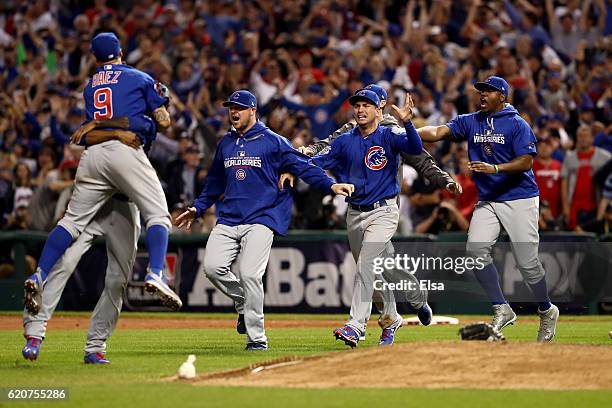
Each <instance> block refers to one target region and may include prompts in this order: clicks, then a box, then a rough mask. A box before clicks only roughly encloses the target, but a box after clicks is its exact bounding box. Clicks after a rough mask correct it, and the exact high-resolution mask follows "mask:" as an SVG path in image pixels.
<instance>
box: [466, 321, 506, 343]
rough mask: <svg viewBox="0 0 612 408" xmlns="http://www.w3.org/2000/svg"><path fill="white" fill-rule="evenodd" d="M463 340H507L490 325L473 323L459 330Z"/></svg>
mask: <svg viewBox="0 0 612 408" xmlns="http://www.w3.org/2000/svg"><path fill="white" fill-rule="evenodd" d="M459 335H460V336H461V340H486V341H503V340H506V338H505V337H504V335H503V334H501V333H500V332H498V331H497V330H495V329H494V328H493V326H491V325H490V324H488V323H485V322H478V323H471V324H468V325H467V326H463V327H462V328H461V329H459Z"/></svg>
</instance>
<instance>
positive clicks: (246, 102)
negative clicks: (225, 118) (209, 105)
mask: <svg viewBox="0 0 612 408" xmlns="http://www.w3.org/2000/svg"><path fill="white" fill-rule="evenodd" d="M232 105H238V106H242V107H243V108H256V107H257V98H255V95H253V94H252V93H250V92H249V91H247V90H245V89H242V90H240V91H236V92H234V93H233V94H231V95H230V97H229V98H227V101H225V102H223V106H225V107H226V108H227V107H229V106H232Z"/></svg>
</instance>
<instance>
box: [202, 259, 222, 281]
mask: <svg viewBox="0 0 612 408" xmlns="http://www.w3.org/2000/svg"><path fill="white" fill-rule="evenodd" d="M226 269H227V268H226V267H225V265H224V264H223V263H222V262H221V260H219V259H215V257H213V256H207V257H206V258H205V259H204V275H206V277H207V278H209V279H215V278H217V277H219V276H222V275H224V274H226V273H227V271H226Z"/></svg>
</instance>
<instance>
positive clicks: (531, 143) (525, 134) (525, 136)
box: [512, 118, 536, 157]
mask: <svg viewBox="0 0 612 408" xmlns="http://www.w3.org/2000/svg"><path fill="white" fill-rule="evenodd" d="M514 129H515V130H514V135H513V138H512V149H513V150H514V154H515V155H516V157H519V156H523V155H526V154H531V155H535V154H536V137H535V134H534V133H533V130H531V128H530V127H529V125H528V124H527V122H525V121H524V120H523V119H522V118H521V119H517V120H516V126H515V128H514Z"/></svg>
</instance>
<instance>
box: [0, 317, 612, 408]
mask: <svg viewBox="0 0 612 408" xmlns="http://www.w3.org/2000/svg"><path fill="white" fill-rule="evenodd" d="M4 315H7V313H5V314H4ZM126 315H127V314H126ZM13 316H15V315H14V314H13ZM131 316H149V317H150V318H151V319H160V321H162V322H163V319H164V318H166V317H168V316H172V317H182V316H186V317H189V318H194V317H197V318H202V319H206V318H210V317H216V318H219V317H224V318H227V319H228V320H233V319H234V316H233V315H218V314H217V315H201V314H188V315H187V314H178V315H177V314H173V315H168V314H151V315H143V314H131ZM267 317H268V318H275V319H300V318H306V317H307V318H309V319H319V318H320V319H325V318H326V319H329V318H330V317H331V318H334V319H337V320H338V324H341V323H342V322H343V319H344V318H345V316H297V315H269V316H267ZM469 319H470V320H477V319H478V318H477V317H469ZM572 319H573V320H572V321H571V322H563V321H561V322H560V324H559V329H558V333H559V334H558V338H557V342H559V343H582V344H610V345H612V341H611V340H610V339H609V338H608V335H607V334H608V331H609V330H610V329H612V324H611V322H610V318H609V317H599V316H589V317H585V318H582V319H581V318H575V317H573V318H572ZM535 328H536V326H535V325H533V324H523V325H521V324H518V325H516V326H513V327H509V328H507V329H506V330H504V334H505V335H506V336H507V337H508V338H509V339H511V340H512V341H533V338H534V336H535V330H536V329H535ZM331 329H333V327H329V328H327V327H325V328H299V329H295V328H294V329H280V328H279V329H269V330H268V337H269V341H270V350H269V351H267V352H247V351H244V350H243V348H244V339H243V337H242V336H239V335H237V334H236V333H235V331H234V330H232V329H190V328H189V327H185V328H184V329H160V330H128V329H124V330H117V331H116V332H115V334H114V336H113V338H112V339H111V340H110V341H109V343H108V347H109V350H108V358H109V359H110V360H111V361H112V364H111V365H110V366H86V365H84V364H83V363H82V348H83V345H84V342H85V336H86V328H83V330H50V331H49V332H48V333H47V338H46V339H45V341H44V343H43V347H42V349H41V356H40V357H39V360H38V361H36V362H28V361H25V360H24V359H23V358H22V357H21V348H22V347H23V344H24V342H23V338H22V336H21V330H20V328H19V327H16V329H15V330H3V331H2V330H0V344H1V345H2V347H0V387H67V388H68V389H69V404H70V405H74V406H105V407H121V406H126V407H127V406H129V407H134V406H171V405H172V406H174V407H177V408H178V407H180V408H183V407H189V406H203V407H229V406H240V407H267V408H273V407H285V406H287V405H291V407H292V408H294V407H302V406H304V407H306V406H308V407H311V406H317V407H318V406H330V407H345V406H348V407H350V406H357V407H367V406H374V405H384V406H386V407H389V406H400V404H401V406H428V407H437V406H448V407H461V406H466V407H481V406H488V407H491V406H494V407H498V406H517V407H518V406H520V407H524V406H527V405H532V406H546V407H565V406H567V407H585V406H602V407H603V406H610V405H611V404H612V389H611V390H606V391H542V390H520V391H515V390H509V391H484V390H462V389H447V390H437V389H436V390H427V389H409V388H407V389H386V390H385V389H382V390H381V389H327V390H312V389H270V388H237V387H210V386H194V385H191V384H189V383H178V382H172V383H169V382H162V381H160V380H161V379H162V378H164V377H168V376H172V375H174V374H176V371H177V369H178V367H179V365H180V364H181V363H182V362H183V361H184V360H185V359H186V357H187V355H188V354H196V355H197V357H198V360H197V361H196V367H197V369H198V372H199V373H202V372H206V371H216V370H222V369H228V368H236V367H243V366H246V365H248V364H250V363H253V362H257V361H263V360H269V359H273V358H277V357H281V356H286V355H313V354H320V353H326V352H342V351H345V349H346V347H345V346H344V345H343V344H341V343H340V342H336V341H334V339H333V337H332V336H331ZM456 333H457V326H433V327H427V328H423V327H409V328H404V329H402V330H400V331H399V332H398V335H397V341H398V342H414V341H432V340H456V339H457V334H456ZM377 336H378V329H376V330H375V331H373V332H372V333H371V335H370V336H369V338H368V340H367V341H366V342H365V343H364V344H363V345H362V344H361V343H360V347H362V346H365V347H370V346H373V345H375V344H376V340H377ZM576 357H577V358H579V356H576ZM474 368H476V367H466V369H474ZM376 370H384V367H377V368H376ZM373 372H374V374H373V373H367V374H366V373H364V375H375V370H373ZM330 375H334V374H333V373H330ZM611 387H612V384H611ZM0 406H10V407H13V406H20V404H19V403H15V402H0ZM53 406H62V403H55V402H54V405H53Z"/></svg>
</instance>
